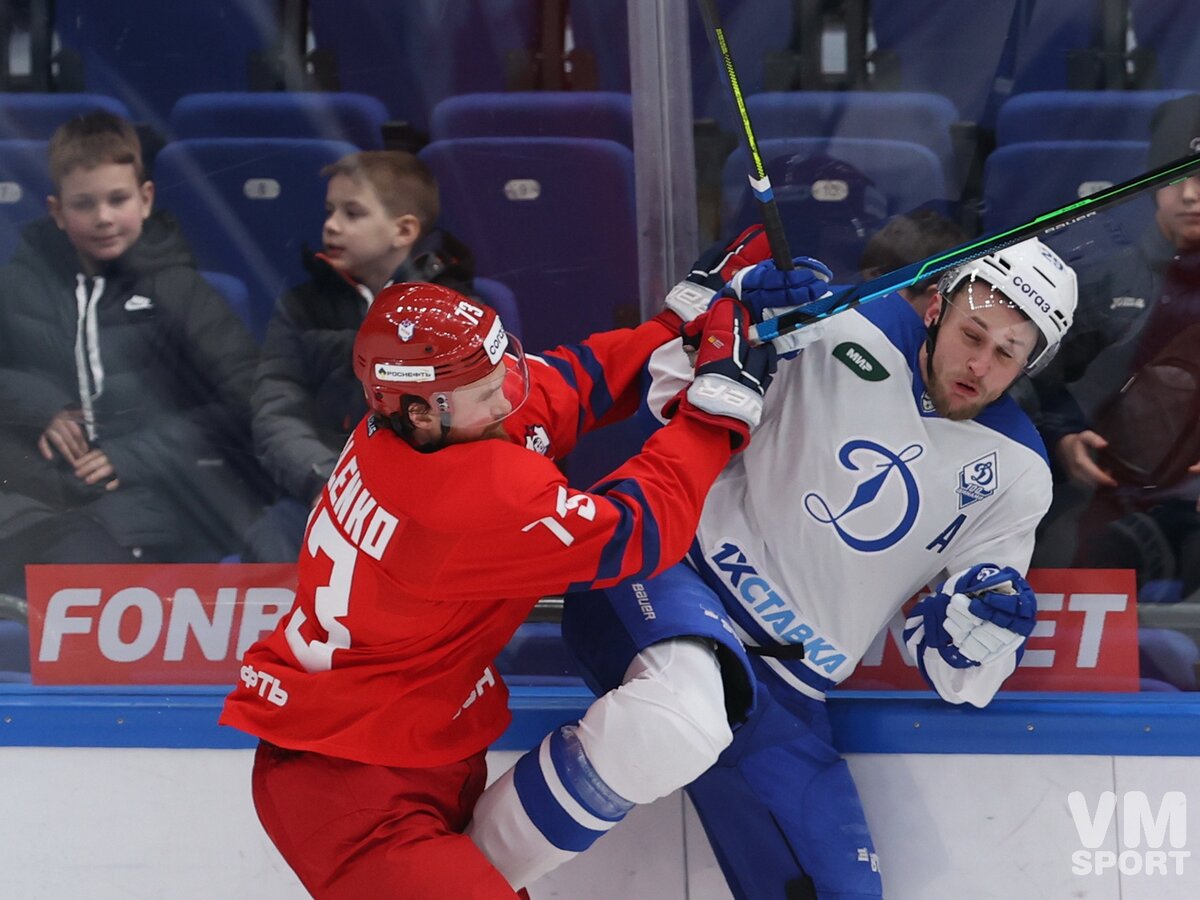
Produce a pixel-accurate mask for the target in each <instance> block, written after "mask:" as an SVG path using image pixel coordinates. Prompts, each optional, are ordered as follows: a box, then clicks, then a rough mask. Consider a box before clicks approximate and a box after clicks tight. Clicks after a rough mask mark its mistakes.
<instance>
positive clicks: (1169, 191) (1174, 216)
mask: <svg viewBox="0 0 1200 900" xmlns="http://www.w3.org/2000/svg"><path fill="white" fill-rule="evenodd" d="M1155 201H1156V203H1157V205H1158V211H1157V212H1156V213H1155V219H1156V220H1157V222H1158V227H1159V228H1160V229H1161V230H1162V233H1163V235H1164V236H1165V237H1166V238H1167V240H1169V241H1170V242H1171V243H1172V244H1174V245H1175V248H1176V249H1178V250H1195V249H1197V248H1200V175H1193V176H1192V177H1191V178H1185V179H1184V180H1183V181H1181V182H1179V183H1178V184H1172V185H1169V186H1168V187H1165V188H1159V190H1158V192H1157V193H1156V194H1155Z"/></svg>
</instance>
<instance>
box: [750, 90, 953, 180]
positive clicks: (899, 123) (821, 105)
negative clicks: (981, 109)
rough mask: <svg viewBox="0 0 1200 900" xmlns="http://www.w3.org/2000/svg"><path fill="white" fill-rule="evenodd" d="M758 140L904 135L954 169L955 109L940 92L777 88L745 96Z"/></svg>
mask: <svg viewBox="0 0 1200 900" xmlns="http://www.w3.org/2000/svg"><path fill="white" fill-rule="evenodd" d="M746 111H747V112H748V113H749V114H750V120H751V121H752V122H753V123H754V134H755V136H756V137H757V138H758V139H759V140H760V141H762V140H770V139H773V138H800V137H825V138H832V137H840V138H874V139H884V140H890V141H908V142H909V143H913V144H921V145H922V146H925V147H928V148H929V149H930V150H932V151H933V152H934V154H936V156H937V158H938V159H939V160H940V161H941V164H942V169H943V171H944V172H945V173H946V174H947V175H948V176H950V175H952V174H953V173H954V171H955V159H954V145H953V141H952V139H951V135H950V128H951V126H952V125H953V124H954V123H955V121H957V119H958V111H957V110H956V109H955V108H954V104H953V103H951V102H950V101H949V100H948V99H947V98H946V97H943V96H941V95H940V94H928V93H910V92H907V91H897V92H882V91H779V92H772V93H767V94H754V95H752V96H750V97H747V98H746Z"/></svg>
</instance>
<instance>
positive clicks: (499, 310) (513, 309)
mask: <svg viewBox="0 0 1200 900" xmlns="http://www.w3.org/2000/svg"><path fill="white" fill-rule="evenodd" d="M475 291H476V293H478V294H479V299H480V300H482V301H483V302H484V303H486V304H487V305H488V306H490V307H491V308H492V309H494V310H495V311H496V314H497V315H499V316H500V321H501V322H503V323H504V330H505V331H507V332H508V333H509V334H511V335H514V336H515V337H516V339H517V340H518V341H522V338H521V311H520V310H519V309H518V308H517V298H516V297H515V296H514V295H513V292H512V291H511V290H509V288H508V286H507V285H504V284H501V283H500V282H499V281H496V280H495V279H494V278H476V279H475ZM523 343H524V341H522V344H523Z"/></svg>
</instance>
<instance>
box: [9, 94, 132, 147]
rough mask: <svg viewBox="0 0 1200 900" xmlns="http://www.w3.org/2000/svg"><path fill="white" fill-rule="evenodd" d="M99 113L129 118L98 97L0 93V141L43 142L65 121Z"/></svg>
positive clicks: (118, 105)
mask: <svg viewBox="0 0 1200 900" xmlns="http://www.w3.org/2000/svg"><path fill="white" fill-rule="evenodd" d="M99 111H104V112H111V113H115V114H116V115H118V116H123V117H124V118H126V119H128V118H130V115H129V109H128V108H127V107H126V106H125V104H124V103H122V102H121V101H120V100H117V99H116V98H114V97H105V96H102V95H100V94H13V93H0V139H2V140H13V139H16V140H29V141H46V140H49V139H50V136H51V135H52V134H54V130H55V129H56V128H58V126H59V125H61V124H63V123H64V122H66V121H67V120H68V119H72V118H74V117H75V116H79V115H83V114H84V113H90V112H99Z"/></svg>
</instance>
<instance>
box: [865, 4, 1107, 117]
mask: <svg viewBox="0 0 1200 900" xmlns="http://www.w3.org/2000/svg"><path fill="white" fill-rule="evenodd" d="M871 24H872V26H873V28H874V34H875V40H876V44H877V48H878V49H877V50H876V52H875V62H876V75H877V78H878V80H879V81H880V82H881V84H882V85H883V86H886V87H892V88H897V89H900V90H907V91H932V92H934V93H938V94H942V95H944V96H946V97H949V98H950V99H951V100H952V101H954V105H955V106H956V107H957V108H958V111H959V115H960V116H961V118H963V119H966V120H969V121H973V122H979V123H980V124H981V125H983V126H984V127H985V128H991V127H992V125H993V124H994V121H995V115H996V111H997V109H998V107H999V105H1000V104H1001V103H1003V102H1004V100H1006V99H1007V98H1008V97H1009V96H1010V95H1013V94H1018V93H1024V92H1026V91H1035V90H1062V89H1065V88H1067V87H1069V86H1072V82H1073V80H1074V78H1073V73H1072V65H1073V54H1076V53H1078V52H1080V51H1094V50H1096V49H1098V48H1099V45H1100V43H1101V17H1100V7H1099V4H1098V3H1096V2H1095V0H974V2H972V3H971V10H970V15H964V14H963V7H962V6H961V5H960V4H956V3H946V2H945V0H889V2H887V3H873V4H871Z"/></svg>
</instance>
